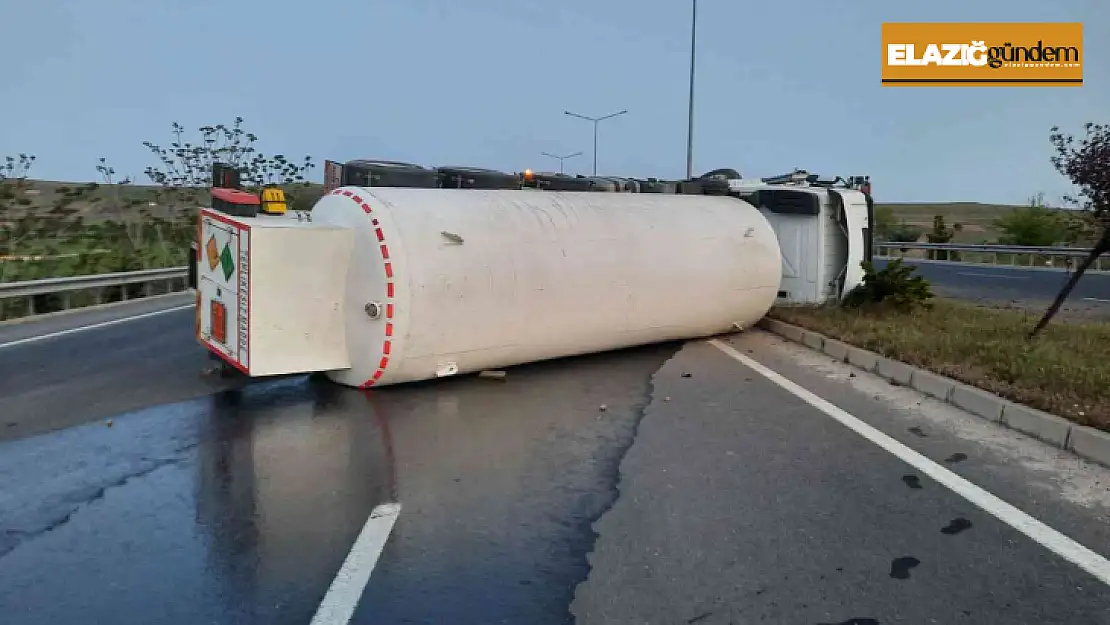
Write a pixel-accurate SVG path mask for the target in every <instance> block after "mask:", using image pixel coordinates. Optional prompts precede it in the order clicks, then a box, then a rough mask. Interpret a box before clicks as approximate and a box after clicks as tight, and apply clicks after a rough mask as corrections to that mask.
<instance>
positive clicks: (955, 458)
mask: <svg viewBox="0 0 1110 625" xmlns="http://www.w3.org/2000/svg"><path fill="white" fill-rule="evenodd" d="M964 460H967V454H965V453H963V452H962V451H957V452H956V453H954V454H952V455H951V456H948V457H947V458H945V459H944V461H945V462H947V463H948V464H952V463H954V462H963V461H964Z"/></svg>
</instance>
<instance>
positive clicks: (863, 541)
mask: <svg viewBox="0 0 1110 625" xmlns="http://www.w3.org/2000/svg"><path fill="white" fill-rule="evenodd" d="M731 342H732V345H733V347H735V348H736V349H737V350H740V351H741V352H743V353H746V354H747V355H748V356H749V357H751V358H753V359H755V360H756V361H757V362H760V364H763V365H764V366H766V367H769V368H771V369H773V370H774V371H776V372H778V373H779V374H780V375H783V376H784V377H787V378H788V379H792V380H793V381H794V382H796V383H798V384H801V385H803V386H804V387H805V388H807V389H810V390H811V391H812V392H814V393H817V394H818V395H820V396H821V397H823V398H825V399H827V400H828V401H830V402H832V403H834V404H835V405H837V406H839V407H841V408H842V409H844V410H847V411H849V412H851V413H852V414H853V415H857V416H858V418H860V419H861V420H864V421H866V422H867V423H869V424H871V425H872V426H873V427H876V428H879V429H880V430H882V431H883V432H885V433H887V435H889V436H891V437H893V438H895V439H897V440H899V441H900V442H902V443H904V444H906V445H908V446H910V447H911V448H913V449H914V450H916V451H918V452H919V453H921V454H924V455H926V456H927V457H929V458H931V459H933V460H934V461H936V462H938V463H944V465H945V466H946V467H949V468H950V470H952V471H953V472H956V473H957V474H959V475H961V476H963V477H965V478H966V479H968V480H971V481H973V482H974V483H977V484H979V485H980V486H981V487H983V488H985V489H988V490H990V491H992V492H994V493H995V494H996V495H997V496H999V497H1001V498H1003V499H1004V500H1006V501H1008V502H1009V503H1011V504H1012V505H1014V506H1017V507H1019V508H1020V509H1022V510H1024V511H1026V512H1027V513H1028V514H1031V515H1034V516H1036V517H1038V518H1039V519H1041V520H1042V521H1043V522H1045V523H1047V524H1049V525H1051V526H1053V527H1055V528H1056V529H1057V530H1059V531H1061V532H1064V533H1065V534H1067V535H1069V536H1071V537H1073V538H1074V539H1076V540H1078V541H1080V542H1082V543H1083V544H1085V545H1086V546H1088V547H1090V548H1091V549H1094V550H1096V551H1098V552H1099V553H1102V554H1106V553H1107V551H1108V548H1107V547H1108V546H1110V536H1108V535H1107V532H1106V530H1105V529H1104V528H1105V527H1106V523H1105V520H1106V513H1107V510H1108V508H1107V501H1108V499H1110V497H1108V495H1107V492H1106V486H1105V485H1107V484H1110V473H1107V471H1106V470H1105V469H1103V468H1101V467H1097V466H1096V465H1090V466H1087V463H1082V461H1077V460H1076V459H1075V458H1074V457H1070V458H1069V457H1067V456H1065V455H1063V454H1064V453H1065V452H1062V451H1059V450H1052V449H1051V448H1048V447H1045V446H1044V445H1042V444H1040V443H1039V442H1036V441H1032V440H1030V439H1027V438H1025V437H1022V436H1021V435H1019V434H1017V433H1015V432H1010V431H1006V430H1000V429H999V430H997V431H991V430H988V429H986V427H987V426H988V425H989V424H986V423H983V422H981V421H978V420H976V419H974V418H973V417H969V416H968V415H966V414H962V413H959V411H957V410H955V409H953V408H952V407H950V406H947V405H944V404H941V403H940V402H934V401H932V400H928V399H927V398H924V397H923V396H920V395H918V394H916V393H913V392H912V391H910V390H909V389H905V388H899V387H892V386H891V385H890V384H889V383H888V382H886V381H882V380H880V379H878V378H877V377H876V376H871V375H869V374H862V373H855V372H853V371H852V370H851V368H850V367H848V366H847V365H842V364H839V363H836V362H835V361H833V360H832V359H829V358H827V357H823V356H821V355H820V354H814V353H813V352H810V351H808V350H806V349H805V348H801V347H799V346H796V345H792V344H789V343H787V342H785V341H782V340H780V339H778V338H777V337H772V336H770V335H768V334H765V333H762V332H751V333H747V334H745V335H739V336H737V337H734V338H732V339H731ZM715 351H716V350H715V348H713V347H711V346H709V345H707V344H705V343H692V344H690V345H689V346H687V348H686V349H684V350H683V351H682V352H680V353H679V355H677V356H676V357H675V359H673V360H672V361H671V362H669V363H668V364H667V365H666V366H664V367H663V368H662V369H661V370H660V371H659V372H658V373H657V374H656V378H655V394H654V399H653V402H652V404H651V405H650V406H649V408H648V410H647V412H646V416H645V418H644V421H643V422H642V424H641V429H640V433H639V436H638V437H637V440H636V443H635V444H634V445H633V447H632V449H631V450H630V451H629V453H628V455H627V456H626V458H625V461H624V462H623V463H622V465H621V483H620V498H619V499H618V501H617V503H616V504H615V505H614V507H613V508H612V510H611V511H610V512H609V513H608V514H607V515H606V516H605V517H603V518H602V519H601V520H600V521H599V522H598V523H597V524H596V525H595V528H596V530H597V531H598V534H599V539H598V542H597V545H596V547H595V550H594V552H593V554H591V557H590V563H591V566H592V571H591V574H590V577H589V578H588V579H587V581H586V582H585V583H583V584H582V585H580V586H579V588H578V592H577V594H576V599H575V602H574V604H573V605H572V611H573V612H574V613H575V614H576V616H577V617H578V620H579V622H581V623H595V622H598V623H600V622H606V623H609V622H614V623H616V622H646V621H650V622H697V623H702V624H709V625H714V624H716V623H728V622H730V620H731V621H734V622H735V621H736V620H737V619H739V620H740V622H756V621H758V620H759V619H760V618H764V619H767V620H768V621H769V622H799V623H843V622H851V621H850V619H853V618H858V619H865V618H873V619H876V621H877V622H901V621H900V620H899V619H902V620H905V622H944V623H960V622H967V623H972V622H974V623H1013V622H1045V623H1047V622H1061V623H1062V622H1106V621H1105V618H1106V616H1105V615H1106V612H1105V610H1106V607H1107V606H1106V603H1105V601H1106V599H1105V597H1106V596H1107V593H1105V592H1104V591H1105V588H1101V584H1100V583H1099V582H1097V580H1095V579H1094V578H1092V577H1090V576H1088V575H1087V574H1086V573H1084V572H1082V571H1081V570H1079V569H1078V568H1077V567H1075V566H1074V565H1072V564H1070V563H1068V562H1066V561H1064V560H1062V559H1061V558H1059V557H1057V556H1055V555H1054V554H1052V553H1050V552H1049V551H1048V550H1046V549H1044V548H1042V547H1040V546H1039V545H1037V544H1035V543H1034V542H1032V541H1031V540H1029V539H1028V538H1026V537H1025V536H1023V535H1021V534H1020V533H1018V532H1017V531H1015V530H1013V529H1012V528H1011V527H1010V526H1008V525H1006V524H1004V523H1002V522H1001V521H999V520H997V519H995V518H994V517H992V516H990V515H988V514H986V513H984V512H983V511H982V510H979V509H978V508H976V506H975V505H973V504H971V503H970V502H969V501H966V500H964V499H962V498H961V497H959V496H957V495H955V493H953V492H951V491H948V490H947V489H945V488H944V487H942V486H941V485H940V484H938V483H936V482H933V481H931V480H930V479H928V478H927V477H925V476H922V475H915V472H914V471H913V470H912V468H911V467H909V466H908V465H906V464H905V463H903V462H902V461H900V460H898V459H897V458H896V457H894V456H893V455H891V454H889V453H887V452H886V451H883V450H881V449H879V448H878V447H876V446H874V445H871V444H870V443H869V442H868V441H866V440H865V439H863V438H861V437H859V436H858V435H856V434H855V433H853V432H851V431H849V430H848V429H847V428H844V427H843V426H841V425H840V424H839V423H837V422H835V421H834V420H833V419H831V418H828V417H825V416H823V415H820V414H819V413H818V412H817V411H816V410H815V409H814V408H812V407H811V406H808V405H806V404H804V403H803V402H800V401H798V400H797V399H796V398H794V397H793V396H791V395H790V394H788V393H786V392H785V391H783V390H782V389H779V388H778V387H775V386H774V385H772V384H770V383H769V382H767V381H766V380H765V379H764V378H762V377H760V376H759V375H757V374H756V373H755V372H753V371H752V370H750V369H748V368H746V367H744V366H742V365H740V364H738V363H736V362H733V361H730V360H729V359H728V358H727V357H725V356H723V355H722V354H714V353H712V352H715ZM822 359H823V360H822ZM682 373H689V374H690V377H689V378H683V377H682ZM911 429H912V430H914V431H917V432H921V433H923V434H924V435H923V436H920V435H918V434H915V433H914V431H911ZM952 458H958V459H959V460H954V461H951V462H946V460H948V459H952ZM964 522H966V523H971V529H968V530H967V531H961V530H958V529H957V530H954V533H948V532H945V531H944V530H945V529H946V528H951V527H954V526H953V524H954V523H955V524H957V526H959V524H960V523H964ZM899 562H901V565H899ZM906 563H910V564H909V565H907V564H906ZM914 563H916V564H914ZM899 566H910V568H911V569H912V571H911V570H908V569H907V570H906V571H897V570H895V569H897V568H898V567H899ZM1000 571H1004V572H1005V574H1004V575H999V572H1000ZM896 573H897V574H901V573H904V574H905V576H904V577H901V576H899V575H896ZM1081 587H1087V588H1088V589H1089V591H1088V592H1087V593H1086V594H1084V593H1082V592H1078V591H1076V589H1077V588H1081ZM1091 590H1093V591H1094V592H1090V591H1091ZM1065 615H1066V616H1065ZM1085 618H1086V619H1088V620H1084V619H1085ZM930 619H933V620H932V621H931V620H930ZM1100 619H1101V620H1100ZM861 622H867V621H861Z"/></svg>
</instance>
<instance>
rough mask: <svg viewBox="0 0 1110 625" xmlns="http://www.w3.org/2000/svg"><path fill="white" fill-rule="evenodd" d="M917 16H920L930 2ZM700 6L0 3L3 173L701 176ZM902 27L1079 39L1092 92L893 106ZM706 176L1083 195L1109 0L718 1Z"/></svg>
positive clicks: (902, 100) (905, 196)
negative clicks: (152, 148)
mask: <svg viewBox="0 0 1110 625" xmlns="http://www.w3.org/2000/svg"><path fill="white" fill-rule="evenodd" d="M909 5H913V6H909ZM690 6H691V4H690V0H560V1H559V2H552V1H550V0H349V1H346V2H341V1H338V0H315V1H314V2H311V3H310V2H307V1H304V0H301V1H296V0H176V1H175V0H97V1H96V2H91V1H89V0H0V15H2V16H3V18H0V54H2V55H3V57H2V65H0V67H2V69H0V76H3V78H2V79H0V102H3V104H2V105H0V156H3V155H8V154H17V153H20V152H27V153H33V154H35V155H36V156H37V162H36V165H35V169H34V172H33V176H32V177H34V178H40V179H54V180H74V181H76V180H94V179H96V178H97V176H98V175H97V173H96V170H95V166H96V164H97V159H98V158H100V157H105V158H107V159H108V162H109V163H110V164H111V165H112V166H113V167H114V168H115V169H116V170H117V172H120V174H122V175H130V176H131V177H132V179H133V180H135V181H136V182H146V180H145V178H144V176H143V175H142V171H143V169H144V167H145V166H147V165H149V164H153V159H152V157H151V155H150V153H149V151H148V150H147V149H146V148H144V147H143V145H142V142H144V141H151V142H154V143H162V144H165V143H168V142H169V140H170V136H171V135H170V124H171V123H172V122H175V121H176V122H179V123H181V124H182V125H184V126H185V127H186V128H189V129H194V128H197V127H199V126H202V125H208V124H216V123H221V122H222V123H230V122H231V121H232V120H233V119H234V118H235V117H236V116H242V117H244V118H245V120H246V121H245V124H244V125H245V128H246V129H247V130H249V131H251V132H254V133H255V134H257V135H258V136H259V142H258V147H259V149H260V150H261V151H263V152H264V153H275V152H277V153H283V154H285V155H286V156H290V157H298V158H299V157H303V156H304V155H306V154H307V155H311V156H312V157H313V159H314V160H315V161H316V162H317V163H319V166H318V167H317V169H316V170H315V171H314V172H313V174H312V178H313V179H316V180H322V177H323V165H322V163H323V160H324V159H331V160H338V161H344V160H348V159H353V158H380V159H388V160H402V161H410V162H416V163H420V164H424V165H430V166H436V165H466V166H476V167H490V168H494V169H502V170H506V171H521V170H523V169H525V168H532V169H536V170H546V171H551V170H557V168H558V162H557V161H554V160H552V159H549V158H547V157H544V156H542V155H541V152H549V153H555V154H569V153H573V152H577V151H582V152H583V155H582V156H579V157H575V158H572V159H568V160H567V161H566V167H567V170H568V171H569V172H573V173H589V172H590V170H591V165H592V160H591V155H592V147H593V143H592V141H593V134H592V133H593V129H592V125H591V124H590V123H588V122H585V121H582V120H579V119H574V118H572V117H568V116H566V115H564V114H563V111H564V110H570V111H573V112H577V113H580V114H583V115H588V116H594V117H597V116H602V115H605V114H608V113H611V112H614V111H618V110H622V109H627V110H628V113H627V114H626V115H622V116H620V117H617V118H614V119H611V120H607V121H604V122H602V123H601V124H600V126H599V130H600V133H599V148H598V156H597V159H598V172H599V174H602V175H605V174H609V175H622V176H633V177H648V176H656V177H668V178H678V177H682V176H684V175H685V171H686V122H687V118H686V114H687V102H688V76H689V62H690V60H689V54H690V50H689V45H690ZM884 21H1082V22H1084V55H1085V59H1084V61H1085V63H1084V67H1085V69H1084V79H1085V84H1084V86H1082V87H1079V88H997V87H996V88H889V87H888V88H884V87H882V86H880V83H879V71H880V58H881V56H880V55H881V45H880V36H881V33H880V26H881V24H882V22H884ZM697 32H698V43H697V45H698V51H697V93H696V100H695V102H696V105H695V131H694V169H695V173H696V174H697V173H702V172H705V171H708V170H711V169H716V168H720V167H731V168H734V169H737V170H739V171H740V172H741V173H742V174H744V175H745V176H769V175H775V174H780V173H785V172H788V171H790V170H792V169H794V168H795V167H798V168H803V169H807V170H809V171H810V172H814V173H820V174H822V175H829V176H833V175H842V176H847V175H856V174H861V175H862V174H867V175H870V176H871V180H872V182H873V184H874V193H875V197H876V199H877V200H878V201H880V202H930V201H936V202H948V201H978V202H995V203H1008V204H1022V203H1025V202H1026V201H1027V200H1028V198H1029V197H1030V196H1032V195H1034V194H1036V193H1044V194H1045V196H1046V199H1047V200H1048V201H1050V202H1051V201H1053V200H1054V199H1057V198H1059V197H1060V196H1061V195H1062V194H1064V193H1067V192H1068V191H1069V187H1068V184H1067V182H1066V180H1065V179H1064V178H1062V177H1061V176H1060V175H1059V174H1058V173H1057V172H1056V171H1055V170H1054V169H1053V168H1052V165H1051V163H1050V161H1049V157H1050V156H1051V155H1052V152H1051V145H1050V144H1049V141H1048V134H1049V129H1050V128H1051V127H1052V126H1053V125H1059V126H1061V128H1062V129H1064V130H1066V131H1070V132H1074V133H1081V132H1082V125H1083V124H1084V123H1085V122H1088V121H1096V122H1099V121H1101V122H1110V2H1107V1H1106V0H1052V1H1051V2H1046V1H1045V0H974V1H968V0H962V1H956V0H930V1H929V2H916V3H899V2H890V1H889V0H844V1H840V2H829V1H828V0H793V1H792V2H782V3H780V2H771V1H770V0H766V1H764V2H742V1H740V0H700V1H699V4H698V31H697Z"/></svg>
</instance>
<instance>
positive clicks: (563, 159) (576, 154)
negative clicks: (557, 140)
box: [540, 152, 582, 174]
mask: <svg viewBox="0 0 1110 625" xmlns="http://www.w3.org/2000/svg"><path fill="white" fill-rule="evenodd" d="M540 154H543V155H544V156H549V157H551V158H557V159H559V173H560V174H561V173H563V161H565V160H567V159H568V158H574V157H575V156H582V153H581V152H575V153H574V154H567V155H566V156H558V155H556V154H550V153H548V152H540Z"/></svg>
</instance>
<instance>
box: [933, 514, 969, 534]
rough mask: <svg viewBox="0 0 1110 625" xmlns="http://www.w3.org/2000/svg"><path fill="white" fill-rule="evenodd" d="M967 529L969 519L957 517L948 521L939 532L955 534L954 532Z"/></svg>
mask: <svg viewBox="0 0 1110 625" xmlns="http://www.w3.org/2000/svg"><path fill="white" fill-rule="evenodd" d="M969 529H971V521H968V520H967V519H965V518H962V517H958V518H955V519H952V520H951V521H949V522H948V525H945V526H944V527H942V528H941V530H940V533H941V534H947V535H949V536H955V535H956V534H959V533H960V532H962V531H964V530H969Z"/></svg>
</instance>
